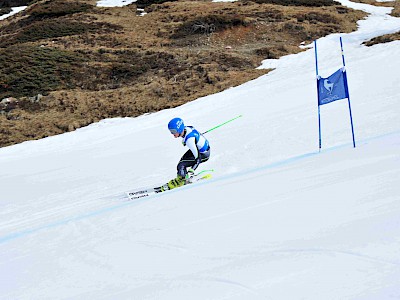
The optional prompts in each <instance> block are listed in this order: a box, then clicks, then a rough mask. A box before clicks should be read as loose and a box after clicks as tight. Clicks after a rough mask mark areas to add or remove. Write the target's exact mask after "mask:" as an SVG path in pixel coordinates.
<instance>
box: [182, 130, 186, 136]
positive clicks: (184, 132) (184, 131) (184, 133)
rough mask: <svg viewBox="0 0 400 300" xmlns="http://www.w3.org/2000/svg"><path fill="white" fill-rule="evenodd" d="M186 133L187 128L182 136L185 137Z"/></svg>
mask: <svg viewBox="0 0 400 300" xmlns="http://www.w3.org/2000/svg"><path fill="white" fill-rule="evenodd" d="M185 135H186V129H184V130H183V132H182V137H183V138H184V137H185Z"/></svg>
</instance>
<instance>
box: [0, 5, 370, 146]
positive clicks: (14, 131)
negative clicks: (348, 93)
mask: <svg viewBox="0 0 400 300" xmlns="http://www.w3.org/2000/svg"><path fill="white" fill-rule="evenodd" d="M10 1H12V0H10ZM301 1H303V2H301ZM304 1H305V0H296V1H294V0H279V1H278V0H274V1H271V0H257V1H238V2H233V3H223V2H220V3H213V2H210V1H184V0H179V1H173V2H164V1H161V0H160V1H158V3H159V4H152V5H150V4H151V3H154V2H155V1H151V0H141V1H138V2H137V3H136V4H132V5H129V6H126V7H121V8H101V7H96V6H95V4H96V1H91V0H87V1H78V0H52V1H48V0H41V1H34V2H36V3H34V4H32V5H31V6H30V7H29V8H28V9H27V10H25V11H24V12H23V13H20V14H19V15H16V16H13V17H11V18H9V19H6V20H4V21H1V22H0V33H1V34H0V100H1V99H4V98H11V100H12V101H14V102H13V104H12V105H10V104H9V103H2V104H0V110H1V111H2V113H1V115H0V146H7V145H12V144H15V143H20V142H22V141H26V140H31V139H39V138H43V137H47V136H51V135H55V134H60V133H63V132H67V131H71V130H74V129H76V128H79V127H82V126H86V125H88V124H90V123H93V122H96V121H99V120H101V119H104V118H109V117H125V116H130V117H134V116H138V115H141V114H144V113H149V112H155V111H158V110H161V109H165V108H171V107H176V106H178V105H181V104H183V103H186V102H188V101H191V100H194V99H196V98H198V97H201V96H205V95H209V94H212V93H216V92H219V91H222V90H224V89H227V88H229V87H232V86H237V85H239V84H242V83H244V82H246V81H249V80H251V79H254V78H256V77H258V76H260V75H262V74H265V73H266V72H267V71H266V70H256V67H257V66H259V65H260V63H261V61H262V60H263V59H266V58H278V57H280V56H282V55H286V54H289V53H296V52H299V51H301V50H300V48H299V47H298V46H299V44H300V43H301V42H306V43H309V42H311V41H312V40H314V39H316V38H319V37H322V36H325V35H327V34H330V33H334V32H351V31H353V30H355V29H356V21H357V20H359V19H361V18H363V17H364V14H363V13H361V12H358V11H353V10H351V9H348V8H345V7H342V6H340V5H339V4H338V3H335V2H333V1H331V0H318V1H312V0H310V1H306V3H307V6H304V5H305V4H304V3H305V2H304ZM162 2H164V3H162ZM277 3H278V4H277ZM283 4H284V5H283ZM310 4H311V6H310ZM312 4H314V5H315V7H314V6H312ZM137 6H140V7H144V8H145V10H146V12H147V14H146V15H145V16H140V15H139V12H138V10H137ZM38 94H40V95H41V96H39V97H38V96H37V95H38ZM35 96H36V97H35Z"/></svg>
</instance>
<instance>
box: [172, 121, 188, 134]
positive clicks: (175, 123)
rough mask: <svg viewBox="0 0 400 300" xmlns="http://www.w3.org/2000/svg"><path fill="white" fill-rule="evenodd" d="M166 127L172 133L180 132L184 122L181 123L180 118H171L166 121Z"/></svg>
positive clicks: (183, 127)
mask: <svg viewBox="0 0 400 300" xmlns="http://www.w3.org/2000/svg"><path fill="white" fill-rule="evenodd" d="M168 129H169V131H171V133H172V134H175V133H179V134H181V133H182V132H183V130H184V129H185V124H183V120H182V119H181V118H173V119H172V120H171V121H169V123H168Z"/></svg>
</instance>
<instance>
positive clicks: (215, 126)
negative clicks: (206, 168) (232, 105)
mask: <svg viewBox="0 0 400 300" xmlns="http://www.w3.org/2000/svg"><path fill="white" fill-rule="evenodd" d="M240 117H242V115H240V116H237V117H235V118H233V119H230V120H228V121H226V122H224V123H222V124H219V125H217V126H215V127H213V128H211V129H209V130H207V131H205V132H203V133H202V134H205V133H207V132H210V131H213V130H214V129H217V128H219V127H221V126H223V125H225V124H227V123H229V122H232V121H234V120H236V119H239V118H240Z"/></svg>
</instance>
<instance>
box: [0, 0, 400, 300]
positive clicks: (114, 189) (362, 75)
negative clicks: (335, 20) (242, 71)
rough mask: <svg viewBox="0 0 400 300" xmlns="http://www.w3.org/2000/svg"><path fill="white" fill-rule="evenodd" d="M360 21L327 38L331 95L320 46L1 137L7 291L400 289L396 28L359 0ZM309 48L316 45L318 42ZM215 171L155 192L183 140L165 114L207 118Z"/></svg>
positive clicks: (387, 295)
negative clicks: (202, 83)
mask: <svg viewBox="0 0 400 300" xmlns="http://www.w3.org/2000/svg"><path fill="white" fill-rule="evenodd" d="M341 2H342V3H344V4H345V5H352V7H354V8H357V9H358V8H360V9H363V10H367V11H368V12H369V13H370V15H369V17H368V18H367V19H365V20H362V21H360V22H359V29H358V31H357V32H353V33H350V34H340V35H339V34H333V35H330V36H327V37H324V38H321V39H319V40H318V55H319V59H320V60H319V71H320V74H321V75H322V76H327V75H329V74H331V73H332V72H334V71H336V70H337V69H338V68H340V67H341V66H342V59H341V52H340V45H339V36H341V37H342V38H343V42H344V45H343V46H344V54H345V58H346V70H347V72H348V80H349V89H350V96H351V106H352V113H353V121H354V127H355V138H356V148H353V145H352V138H351V128H350V120H349V111H348V103H347V100H340V101H336V102H333V103H331V104H328V105H324V106H322V107H321V122H322V123H321V125H322V151H319V149H318V107H317V98H316V80H315V76H316V73H315V63H314V49H313V48H312V45H309V46H308V47H307V48H306V49H307V50H306V51H304V52H302V53H299V54H296V55H289V56H286V57H283V58H281V59H279V60H273V61H270V60H267V61H265V62H264V63H263V66H262V67H274V68H276V69H275V70H273V71H272V72H270V73H268V74H267V75H265V76H261V77H260V78H258V79H256V80H253V81H251V82H248V83H245V84H243V85H241V86H238V87H235V88H231V89H228V90H226V91H224V92H221V93H218V94H214V95H210V96H207V97H204V98H201V99H198V100H196V101H193V102H191V103H188V104H185V105H183V106H180V107H177V108H174V109H169V110H164V111H161V112H157V113H152V114H147V115H143V116H140V117H138V118H115V119H107V120H103V121H101V122H99V123H96V124H92V125H90V126H88V127H85V128H82V129H79V130H77V131H75V132H71V133H66V134H62V135H59V136H54V137H49V138H46V139H42V140H38V141H30V142H25V143H22V144H19V145H15V146H11V147H5V148H2V149H0V165H1V168H0V182H1V199H0V205H1V210H0V299H88V298H91V299H163V300H164V299H174V300H176V299H191V300H192V299H199V300H204V299H230V300H233V299H238V300H239V299H240V300H242V299H290V300H293V299H315V300H321V299H324V300H329V299H360V300H361V299H362V300H365V299H368V300H372V299H373V300H385V299H400V247H399V244H400V234H399V232H400V122H399V112H400V102H399V100H400V98H399V92H398V87H399V83H400V72H399V70H400V59H399V57H400V42H399V41H395V42H391V43H386V44H379V45H375V46H372V47H366V46H364V45H362V42H363V41H364V40H367V39H370V38H372V37H374V36H378V35H381V34H384V33H386V32H395V31H399V30H400V19H399V18H394V17H391V16H388V15H387V13H388V12H390V9H387V8H383V9H382V8H377V7H373V6H370V5H364V4H353V3H350V2H349V1H345V0H342V1H341ZM308 48H309V49H308ZM238 115H242V117H240V118H238V119H237V120H235V121H233V122H230V123H228V124H226V125H224V126H222V127H220V128H218V129H216V130H213V131H211V132H209V133H207V135H206V136H207V137H208V138H209V140H210V143H211V158H210V160H209V161H208V162H206V163H204V164H202V165H200V167H199V170H204V169H214V170H215V171H214V172H213V178H212V179H210V180H206V181H203V182H201V183H198V184H193V185H187V186H184V187H182V188H179V189H175V190H172V191H169V192H165V193H161V194H157V195H155V196H151V197H149V198H144V199H140V200H136V201H129V200H128V199H127V198H126V196H125V192H127V191H130V190H134V189H136V188H140V187H148V186H154V185H159V184H163V183H165V182H166V181H168V180H169V179H171V178H173V177H175V175H176V174H175V173H176V170H175V168H176V163H177V161H178V160H179V158H180V156H181V155H182V154H183V153H184V151H186V149H185V148H184V147H182V144H181V143H180V141H179V140H177V139H174V138H173V137H172V136H171V135H170V133H169V131H168V130H167V126H166V124H167V123H168V121H169V120H170V119H171V118H173V117H176V116H179V117H182V118H183V119H184V120H185V122H186V124H188V125H194V126H195V127H197V128H198V129H199V130H201V131H206V130H208V129H210V128H212V127H214V126H216V125H218V124H220V123H223V122H224V121H226V120H228V119H231V118H233V117H235V116H238Z"/></svg>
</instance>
